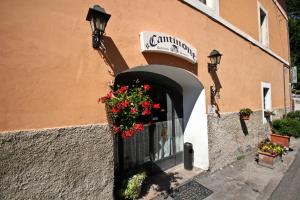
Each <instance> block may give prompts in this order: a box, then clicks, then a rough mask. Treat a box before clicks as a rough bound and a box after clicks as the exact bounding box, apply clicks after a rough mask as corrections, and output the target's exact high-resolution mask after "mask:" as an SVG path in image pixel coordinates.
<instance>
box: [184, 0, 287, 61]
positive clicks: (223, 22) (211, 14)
mask: <svg viewBox="0 0 300 200" xmlns="http://www.w3.org/2000/svg"><path fill="white" fill-rule="evenodd" d="M182 1H184V2H186V3H187V4H189V5H191V6H193V7H194V8H196V9H197V10H199V11H201V12H203V13H204V14H206V15H208V16H209V17H211V18H212V19H214V20H215V21H217V22H219V23H220V24H221V25H223V26H225V27H226V28H228V29H230V30H231V31H233V32H234V33H236V34H238V35H239V36H241V37H242V38H244V39H246V40H248V41H249V42H251V43H252V44H254V45H255V46H257V47H259V48H261V49H262V50H263V51H265V52H266V53H268V54H270V55H271V56H273V57H275V58H276V59H278V60H279V61H281V62H283V63H284V64H286V65H288V66H289V65H290V64H289V62H288V61H286V60H284V59H283V58H282V57H280V56H279V55H277V54H276V53H275V52H273V51H272V50H270V49H269V48H266V47H264V46H263V45H261V44H260V43H259V42H258V41H257V40H255V39H254V38H252V37H251V36H250V35H248V34H247V33H245V32H243V31H241V30H240V29H239V28H237V27H236V26H234V25H233V24H231V23H230V22H228V21H227V20H225V19H223V18H222V17H220V16H219V15H217V14H215V13H214V12H213V11H212V10H211V9H209V8H208V7H207V6H205V5H201V6H200V4H202V3H201V2H198V1H196V0H182ZM195 2H198V3H195ZM199 3H200V4H199Z"/></svg>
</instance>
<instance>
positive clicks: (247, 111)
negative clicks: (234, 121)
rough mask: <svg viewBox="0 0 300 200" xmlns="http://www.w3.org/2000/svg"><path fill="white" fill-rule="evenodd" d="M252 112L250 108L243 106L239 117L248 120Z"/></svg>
mask: <svg viewBox="0 0 300 200" xmlns="http://www.w3.org/2000/svg"><path fill="white" fill-rule="evenodd" d="M252 113H253V111H252V110H251V109H250V108H243V109H241V110H240V117H241V119H243V120H249V118H250V115H251V114H252Z"/></svg>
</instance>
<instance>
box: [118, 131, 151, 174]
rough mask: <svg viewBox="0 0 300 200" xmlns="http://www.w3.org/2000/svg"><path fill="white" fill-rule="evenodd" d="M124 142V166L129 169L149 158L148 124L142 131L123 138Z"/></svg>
mask: <svg viewBox="0 0 300 200" xmlns="http://www.w3.org/2000/svg"><path fill="white" fill-rule="evenodd" d="M123 143H124V168H125V169H130V168H133V167H135V166H137V165H140V164H143V163H145V162H147V161H149V160H150V157H149V155H150V153H149V152H150V151H149V125H146V126H145V129H144V131H142V132H139V133H137V134H135V135H134V136H132V137H130V138H128V139H125V140H123Z"/></svg>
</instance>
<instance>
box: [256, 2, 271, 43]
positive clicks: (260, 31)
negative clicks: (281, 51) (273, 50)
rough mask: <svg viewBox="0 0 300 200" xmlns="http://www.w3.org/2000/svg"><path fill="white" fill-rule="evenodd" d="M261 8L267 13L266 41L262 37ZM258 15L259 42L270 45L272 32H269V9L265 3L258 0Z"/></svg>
mask: <svg viewBox="0 0 300 200" xmlns="http://www.w3.org/2000/svg"><path fill="white" fill-rule="evenodd" d="M260 10H262V11H263V12H264V13H265V14H266V23H267V24H266V35H267V37H266V41H263V37H262V29H261V25H260V24H261V21H260ZM257 16H258V32H259V42H260V44H262V45H263V46H265V47H269V38H270V34H269V33H270V32H269V15H268V11H267V10H266V9H265V8H264V7H263V5H262V4H261V3H260V2H259V1H257Z"/></svg>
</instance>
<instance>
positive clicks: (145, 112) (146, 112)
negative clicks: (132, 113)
mask: <svg viewBox="0 0 300 200" xmlns="http://www.w3.org/2000/svg"><path fill="white" fill-rule="evenodd" d="M142 115H151V111H150V110H149V109H148V108H146V109H145V110H144V111H143V112H142Z"/></svg>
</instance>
